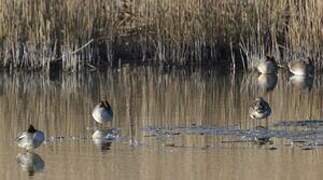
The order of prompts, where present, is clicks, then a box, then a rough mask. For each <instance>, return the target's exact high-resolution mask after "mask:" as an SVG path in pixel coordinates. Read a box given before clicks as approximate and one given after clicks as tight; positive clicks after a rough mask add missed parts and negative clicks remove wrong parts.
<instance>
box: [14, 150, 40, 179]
mask: <svg viewBox="0 0 323 180" xmlns="http://www.w3.org/2000/svg"><path fill="white" fill-rule="evenodd" d="M16 159H17V163H18V165H19V166H20V167H21V169H22V170H23V171H27V172H28V175H29V176H34V174H35V173H38V172H41V171H43V169H44V167H45V162H44V161H43V160H42V158H41V157H40V156H39V155H38V154H36V153H34V152H23V153H19V154H18V155H17V157H16Z"/></svg>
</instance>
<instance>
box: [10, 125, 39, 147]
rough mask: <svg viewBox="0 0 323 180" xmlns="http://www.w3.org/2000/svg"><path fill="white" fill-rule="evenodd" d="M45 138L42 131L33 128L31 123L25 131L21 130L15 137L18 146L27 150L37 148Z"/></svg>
mask: <svg viewBox="0 0 323 180" xmlns="http://www.w3.org/2000/svg"><path fill="white" fill-rule="evenodd" d="M44 140H45V135H44V133H43V132H42V131H40V130H37V129H35V128H34V126H33V125H29V128H28V129H27V131H25V132H22V133H21V135H19V136H18V137H17V138H16V143H17V145H18V147H20V148H23V149H25V150H27V151H29V150H33V149H36V148H38V147H39V146H40V145H41V144H42V143H43V142H44Z"/></svg>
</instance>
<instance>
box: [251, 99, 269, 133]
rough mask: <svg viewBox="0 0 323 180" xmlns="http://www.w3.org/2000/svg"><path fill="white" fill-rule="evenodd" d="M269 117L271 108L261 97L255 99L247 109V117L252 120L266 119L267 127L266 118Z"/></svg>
mask: <svg viewBox="0 0 323 180" xmlns="http://www.w3.org/2000/svg"><path fill="white" fill-rule="evenodd" d="M270 115H271V108H270V106H269V104H268V102H266V101H265V100H264V99H263V98H262V97H257V98H256V99H255V101H254V102H253V103H252V104H251V105H250V107H249V116H250V117H251V118H252V119H254V120H261V119H266V126H267V127H268V117H269V116H270Z"/></svg>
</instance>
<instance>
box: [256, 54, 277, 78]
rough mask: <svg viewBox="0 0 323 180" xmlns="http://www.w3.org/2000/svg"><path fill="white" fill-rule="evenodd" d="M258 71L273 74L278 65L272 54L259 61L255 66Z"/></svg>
mask: <svg viewBox="0 0 323 180" xmlns="http://www.w3.org/2000/svg"><path fill="white" fill-rule="evenodd" d="M257 70H258V72H260V73H261V74H274V73H277V70H278V65H277V62H276V60H275V58H274V57H272V56H266V59H265V61H264V62H261V63H260V64H259V65H258V66H257Z"/></svg>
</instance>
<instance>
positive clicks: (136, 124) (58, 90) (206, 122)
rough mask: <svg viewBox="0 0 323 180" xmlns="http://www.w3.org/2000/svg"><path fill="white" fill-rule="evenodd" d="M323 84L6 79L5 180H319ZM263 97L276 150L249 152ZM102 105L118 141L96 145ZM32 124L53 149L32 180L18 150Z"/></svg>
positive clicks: (179, 76)
mask: <svg viewBox="0 0 323 180" xmlns="http://www.w3.org/2000/svg"><path fill="white" fill-rule="evenodd" d="M262 80H269V81H270V82H269V83H268V82H267V83H262V84H261V83H260V84H259V83H258V82H260V81H262ZM322 80H323V79H322V78H321V77H320V75H318V74H317V75H316V76H315V78H314V79H310V81H307V82H306V83H303V81H300V83H298V84H297V83H295V79H290V77H289V75H288V74H287V73H285V72H280V73H279V74H278V76H277V77H258V74H257V73H245V74H236V75H232V74H231V75H221V73H219V72H217V71H208V72H203V73H202V72H201V71H200V70H196V71H180V70H178V71H170V72H166V71H164V70H158V69H153V68H129V67H124V68H121V69H119V70H111V71H108V72H105V73H98V72H92V73H87V74H65V75H63V76H60V77H56V78H52V77H47V76H45V75H42V74H27V73H15V74H13V75H9V74H6V73H1V76H0V177H1V179H60V180H62V179H68V180H81V179H98V180H99V179H147V180H148V179H185V180H190V179H321V178H322V177H323V171H322V168H323V161H321V160H320V159H321V158H323V148H321V145H322V144H323V143H322V142H323V123H322V122H321V121H315V120H320V119H321V117H322V106H321V105H322V98H321V97H322V90H321V89H322V85H323V82H322ZM257 96H263V97H264V98H265V99H266V100H267V101H268V102H269V103H270V105H271V107H272V110H273V114H272V116H271V117H270V118H269V126H270V127H269V129H270V130H272V132H271V133H272V136H273V137H272V143H268V144H265V145H260V144H257V143H254V142H250V139H252V138H250V137H253V136H256V133H253V132H249V130H252V129H253V128H254V127H255V126H256V125H259V124H262V125H264V122H258V123H257V122H254V121H252V120H250V119H249V118H248V105H249V104H250V103H251V102H252V100H253V99H254V98H255V97H257ZM104 97H106V98H107V99H108V100H109V101H110V103H111V105H112V107H113V110H114V121H113V127H114V128H115V129H116V131H120V132H119V135H118V138H117V139H116V140H114V141H112V142H109V143H103V144H102V143H101V144H100V143H99V144H95V143H94V142H93V140H92V138H91V136H92V133H93V132H94V130H93V127H94V125H95V124H94V121H93V119H92V117H91V114H90V112H91V110H92V108H93V107H94V106H95V104H96V103H97V102H98V101H99V100H100V98H104ZM285 121H288V122H287V123H286V122H285ZM290 121H291V122H290ZM282 122H285V124H283V123H282ZM292 122H294V124H293V123H292ZM307 122H309V124H307ZM30 123H32V124H34V125H35V127H37V128H39V129H41V130H43V131H44V133H45V134H46V139H47V140H46V143H45V144H43V145H42V146H41V147H40V148H38V149H37V150H35V152H36V155H35V154H34V155H33V156H32V157H33V158H34V159H33V163H34V166H35V167H36V166H37V167H38V169H37V170H35V171H36V172H34V173H30V172H29V173H28V172H27V171H26V170H24V168H23V167H22V165H21V164H19V163H17V160H16V159H17V156H19V157H21V156H23V155H24V154H23V155H22V153H23V152H24V151H23V150H21V149H19V148H18V147H17V146H16V145H15V144H14V142H13V141H14V139H15V137H16V136H17V134H19V132H21V131H23V130H25V129H26V127H27V126H28V125H29V124H30ZM297 123H298V124H297ZM311 123H312V124H311ZM274 124H276V126H274ZM321 126H322V127H321ZM148 127H149V128H150V129H147V128H148ZM156 128H157V129H156ZM293 133H294V134H293ZM246 134H247V135H246ZM246 136H248V137H249V139H248V138H247V140H246ZM110 143H111V144H110ZM306 149H309V150H306ZM25 155H26V154H25ZM30 157H31V156H30ZM35 164H36V165H35ZM35 167H34V168H35ZM29 175H33V176H30V177H29Z"/></svg>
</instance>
